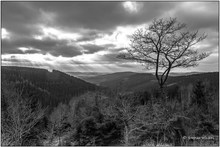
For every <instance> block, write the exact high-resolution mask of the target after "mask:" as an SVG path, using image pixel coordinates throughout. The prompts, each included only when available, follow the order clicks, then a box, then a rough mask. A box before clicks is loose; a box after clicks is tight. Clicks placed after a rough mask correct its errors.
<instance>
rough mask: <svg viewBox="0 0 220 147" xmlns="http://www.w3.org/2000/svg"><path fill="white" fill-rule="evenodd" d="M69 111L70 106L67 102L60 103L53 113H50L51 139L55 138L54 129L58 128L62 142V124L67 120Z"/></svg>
mask: <svg viewBox="0 0 220 147" xmlns="http://www.w3.org/2000/svg"><path fill="white" fill-rule="evenodd" d="M67 111H68V107H67V105H65V104H62V103H60V104H59V105H58V106H57V107H56V108H55V109H54V111H53V112H52V113H51V115H50V118H49V119H50V121H51V123H52V124H51V125H52V126H51V137H50V141H52V140H53V134H54V130H57V134H58V139H59V140H58V142H59V144H60V143H61V138H60V137H61V131H62V126H63V123H64V122H65V119H66V117H67V116H66V115H67Z"/></svg>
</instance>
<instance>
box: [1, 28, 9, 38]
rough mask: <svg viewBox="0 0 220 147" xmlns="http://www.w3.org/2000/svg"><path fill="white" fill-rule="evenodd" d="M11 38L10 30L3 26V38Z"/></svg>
mask: <svg viewBox="0 0 220 147" xmlns="http://www.w3.org/2000/svg"><path fill="white" fill-rule="evenodd" d="M9 38H10V36H9V32H8V31H7V30H6V29H5V28H2V39H9Z"/></svg>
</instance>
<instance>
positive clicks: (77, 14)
mask: <svg viewBox="0 0 220 147" xmlns="http://www.w3.org/2000/svg"><path fill="white" fill-rule="evenodd" d="M1 4H2V28H5V29H6V30H7V31H8V32H9V39H8V38H7V39H3V40H2V54H26V53H29V54H34V53H40V54H46V53H49V54H51V55H53V56H63V57H74V56H78V55H82V53H83V52H84V53H85V54H93V53H96V52H99V51H101V50H107V49H108V52H109V53H108V54H105V55H98V56H97V58H96V59H95V60H94V62H97V63H100V64H101V63H109V64H111V63H117V64H119V65H120V66H122V67H123V66H133V65H129V64H123V63H127V61H125V60H120V59H117V58H116V56H117V54H118V53H119V52H120V51H121V50H123V49H122V48H118V49H115V45H116V44H115V42H114V41H113V43H114V44H115V45H113V44H112V45H111V44H109V45H102V46H97V45H95V44H89V43H88V44H85V42H86V41H93V40H95V39H99V41H100V42H101V41H102V40H101V38H102V37H104V36H105V37H106V36H111V35H112V34H113V33H115V32H114V31H116V27H118V26H121V27H123V26H126V25H129V26H131V27H133V26H134V25H139V24H143V23H146V22H147V23H148V22H151V21H152V20H153V19H154V18H161V17H167V18H169V17H170V16H171V17H172V16H174V17H177V19H178V21H181V22H183V23H186V24H187V25H188V26H189V27H190V29H191V30H193V31H194V30H197V29H198V30H199V32H201V33H202V32H205V33H206V34H208V37H207V38H206V39H205V40H204V41H203V43H204V44H206V46H202V47H200V49H198V50H202V51H215V52H216V49H218V2H204V3H199V2H198V3H196V4H194V5H191V4H192V3H191V2H189V3H188V4H189V5H187V4H186V3H184V2H149V1H148V2H147V1H146V2H137V3H136V4H137V6H138V7H139V8H140V9H138V10H137V12H133V13H130V12H129V11H128V10H126V9H125V8H124V7H123V2H92V1H91V2H52V1H47V2H43V1H42V2H2V3H1ZM132 25H133V26H132ZM41 27H43V28H45V29H48V28H54V29H58V30H59V31H60V32H61V33H70V34H71V33H76V34H78V35H79V36H80V37H79V38H77V37H76V39H75V41H74V42H73V41H71V39H70V37H69V38H68V37H66V38H65V34H59V33H58V34H55V35H57V36H54V37H55V38H53V37H52V38H51V37H47V35H45V34H44V32H43V31H42V30H41V29H42V28H41ZM134 27H135V26H134ZM48 30H49V29H48ZM49 31H50V30H49ZM59 31H58V32H59ZM119 31H120V30H119ZM49 33H50V32H49ZM52 34H53V33H52ZM34 35H39V36H41V35H42V36H44V38H43V39H42V40H37V39H34V38H33V36H34ZM58 35H63V36H64V37H63V38H65V39H58V38H59V37H58ZM45 36H46V37H45ZM49 36H50V35H49ZM60 38H62V37H60ZM107 40H108V37H107ZM110 40H111V39H110ZM78 43H83V44H84V45H78ZM116 46H117V45H116ZM19 47H25V48H29V50H25V51H22V50H19V49H18V48H19ZM16 61H17V62H19V61H18V60H13V61H12V62H16ZM210 61H211V60H210ZM213 61H214V60H213ZM7 62H9V61H7ZM24 63H26V62H24ZM121 63H122V64H121ZM46 64H47V63H45V65H46ZM75 64H80V63H75ZM81 64H84V63H81Z"/></svg>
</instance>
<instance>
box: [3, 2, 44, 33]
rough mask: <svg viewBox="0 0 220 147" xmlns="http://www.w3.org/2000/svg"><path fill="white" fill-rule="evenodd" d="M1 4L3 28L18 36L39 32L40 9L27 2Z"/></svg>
mask: <svg viewBox="0 0 220 147" xmlns="http://www.w3.org/2000/svg"><path fill="white" fill-rule="evenodd" d="M1 5H2V6H1V8H2V13H1V15H2V16H1V17H2V27H3V28H6V29H7V30H9V31H10V32H11V33H13V34H14V35H18V36H30V35H32V34H38V29H37V28H36V25H37V24H38V23H39V17H40V15H39V14H40V12H39V9H36V8H33V6H31V5H30V4H28V3H26V2H1Z"/></svg>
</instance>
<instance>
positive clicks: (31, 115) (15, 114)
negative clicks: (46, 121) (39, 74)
mask: <svg viewBox="0 0 220 147" xmlns="http://www.w3.org/2000/svg"><path fill="white" fill-rule="evenodd" d="M3 86H4V88H3V90H2V93H3V94H2V99H3V100H4V103H5V104H6V108H5V109H4V110H3V109H2V113H1V114H2V115H1V124H2V129H1V145H9V146H11V145H16V146H21V145H23V142H24V141H25V137H28V135H29V133H30V131H31V129H32V128H34V127H35V126H36V124H37V123H38V122H39V121H40V120H41V119H42V118H43V116H44V114H45V109H42V108H41V105H40V104H39V103H37V104H36V106H35V108H34V109H32V106H31V104H32V99H31V98H29V99H25V98H23V97H22V96H21V93H22V91H16V90H15V89H14V87H9V86H7V85H6V86H7V87H5V85H3ZM7 88H10V89H7Z"/></svg>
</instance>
